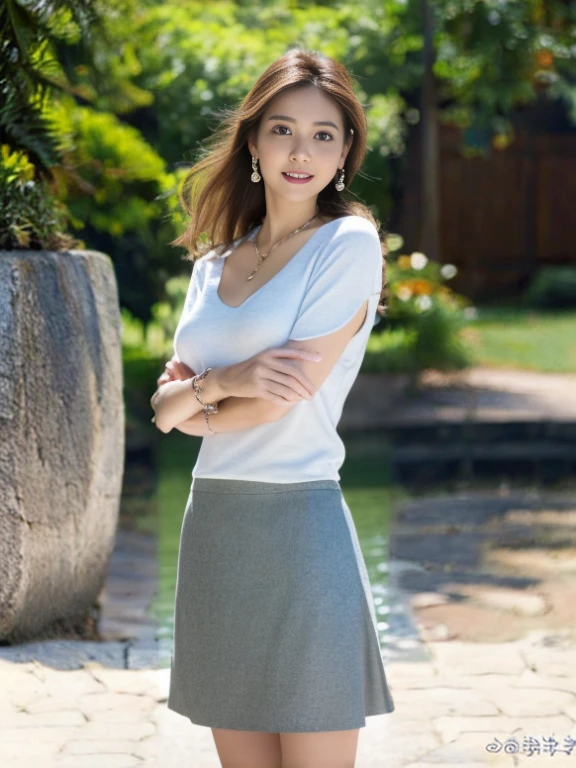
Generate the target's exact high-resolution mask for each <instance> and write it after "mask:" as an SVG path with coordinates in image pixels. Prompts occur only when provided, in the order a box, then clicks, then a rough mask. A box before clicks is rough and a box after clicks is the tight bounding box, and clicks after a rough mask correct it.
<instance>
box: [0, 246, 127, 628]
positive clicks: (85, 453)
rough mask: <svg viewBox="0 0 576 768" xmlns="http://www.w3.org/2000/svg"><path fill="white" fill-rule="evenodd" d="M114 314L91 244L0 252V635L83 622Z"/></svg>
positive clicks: (108, 458)
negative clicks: (87, 247) (85, 248)
mask: <svg viewBox="0 0 576 768" xmlns="http://www.w3.org/2000/svg"><path fill="white" fill-rule="evenodd" d="M121 329H122V326H121V316H120V309H119V304H118V289H117V284H116V277H115V273H114V267H113V264H112V261H111V259H110V258H109V257H108V256H107V255H106V254H103V253H99V252H97V251H80V250H79V251H66V252H50V251H0V438H1V440H0V574H1V578H0V640H3V641H8V642H20V641H22V640H27V639H31V638H33V637H35V636H38V635H39V634H40V633H41V632H42V630H43V629H44V628H46V627H49V626H50V625H51V624H52V623H54V622H57V621H58V620H61V619H67V620H69V619H72V620H73V619H75V618H81V617H83V616H84V615H85V614H86V612H87V609H88V608H89V607H90V606H91V605H92V604H93V603H94V601H95V600H96V599H97V597H98V594H99V592H100V590H101V588H102V586H103V584H104V580H105V577H106V571H107V567H108V560H109V557H110V555H111V552H112V548H113V545H114V537H115V532H116V524H117V519H118V513H119V505H120V492H121V486H122V478H123V473H124V401H123V391H122V390H123V375H122V344H121Z"/></svg>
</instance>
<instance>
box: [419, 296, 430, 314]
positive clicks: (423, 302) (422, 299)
mask: <svg viewBox="0 0 576 768" xmlns="http://www.w3.org/2000/svg"><path fill="white" fill-rule="evenodd" d="M416 304H417V306H418V309H421V310H422V311H423V312H424V311H425V310H427V309H430V307H431V306H432V299H431V298H430V296H428V295H427V294H425V293H424V294H422V296H418V298H417V299H416Z"/></svg>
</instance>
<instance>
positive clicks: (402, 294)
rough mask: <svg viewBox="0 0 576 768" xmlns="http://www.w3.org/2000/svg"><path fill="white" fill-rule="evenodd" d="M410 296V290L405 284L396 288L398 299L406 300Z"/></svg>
mask: <svg viewBox="0 0 576 768" xmlns="http://www.w3.org/2000/svg"><path fill="white" fill-rule="evenodd" d="M411 296H412V291H411V290H410V288H408V287H407V286H405V285H403V286H402V287H401V288H399V289H398V298H399V299H400V301H408V299H409V298H411Z"/></svg>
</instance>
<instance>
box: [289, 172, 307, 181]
mask: <svg viewBox="0 0 576 768" xmlns="http://www.w3.org/2000/svg"><path fill="white" fill-rule="evenodd" d="M282 176H284V178H285V179H289V180H290V181H310V179H313V178H314V176H313V174H311V173H309V174H306V175H301V174H298V175H297V176H292V175H290V173H287V172H286V171H282Z"/></svg>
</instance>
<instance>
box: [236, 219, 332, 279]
mask: <svg viewBox="0 0 576 768" xmlns="http://www.w3.org/2000/svg"><path fill="white" fill-rule="evenodd" d="M318 213H319V210H318V208H316V213H315V214H314V216H312V218H311V219H308V221H307V222H306V223H305V224H302V226H301V227H298V229H295V230H294V231H293V232H290V234H288V235H286V237H283V238H282V239H281V240H278V242H276V243H274V245H273V246H272V247H271V248H270V250H269V251H268V253H260V251H259V250H258V243H257V242H256V237H255V238H254V239H253V240H252V242H253V243H254V248H256V255H257V256H258V264H256V268H255V269H254V271H253V272H252V274H251V275H250V277H249V278H248V280H252V278H253V277H254V275H255V274H256V272H258V270H259V269H260V266H261V264H262V262H263V261H264V259H267V258H268V256H269V255H270V253H271V252H272V251H273V250H274V248H276V246H277V245H280V243H283V242H284V241H285V240H288V238H290V237H292V236H293V235H295V234H297V233H298V232H300V231H301V230H303V229H304V227H307V226H308V224H310V222H311V221H314V219H315V218H316V217H317V216H318Z"/></svg>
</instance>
